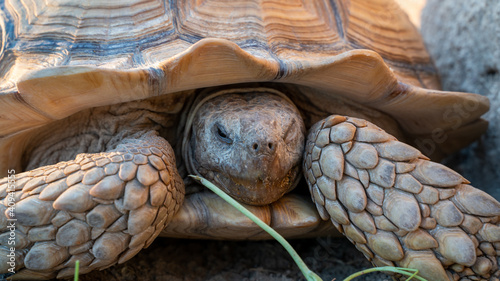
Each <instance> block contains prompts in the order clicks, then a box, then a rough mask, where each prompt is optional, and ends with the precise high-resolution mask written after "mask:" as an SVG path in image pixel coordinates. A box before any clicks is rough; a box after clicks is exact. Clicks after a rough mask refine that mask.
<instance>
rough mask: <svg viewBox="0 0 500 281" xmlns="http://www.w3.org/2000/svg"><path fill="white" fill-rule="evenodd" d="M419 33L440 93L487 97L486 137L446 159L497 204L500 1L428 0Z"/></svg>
mask: <svg viewBox="0 0 500 281" xmlns="http://www.w3.org/2000/svg"><path fill="white" fill-rule="evenodd" d="M421 22H422V26H421V32H422V35H423V37H424V41H425V43H426V45H427V47H428V49H429V52H430V54H431V56H432V57H433V58H434V60H435V63H436V66H437V68H438V69H439V71H440V74H441V78H442V85H443V89H444V90H448V91H460V92H471V93H478V94H481V95H484V96H487V97H488V98H489V99H490V101H491V109H490V111H489V112H488V113H487V114H486V115H485V116H484V118H485V119H487V120H488V121H489V122H490V127H489V129H488V131H487V133H486V134H485V135H484V136H483V137H482V138H481V139H480V140H479V141H478V142H476V143H474V144H473V145H471V146H470V147H469V148H467V149H465V150H463V151H462V152H460V153H457V154H456V155H453V156H451V157H449V158H448V159H446V160H445V164H447V165H448V166H450V167H451V168H453V169H455V170H457V171H458V172H460V173H462V175H464V176H465V177H466V178H467V179H468V180H470V181H471V182H472V185H474V186H475V187H477V188H480V189H483V190H485V191H487V192H488V193H490V194H491V195H493V196H494V197H495V198H496V199H500V73H499V70H500V2H499V1H491V0H475V1H469V0H427V5H426V7H425V8H424V10H423V12H422V21H421Z"/></svg>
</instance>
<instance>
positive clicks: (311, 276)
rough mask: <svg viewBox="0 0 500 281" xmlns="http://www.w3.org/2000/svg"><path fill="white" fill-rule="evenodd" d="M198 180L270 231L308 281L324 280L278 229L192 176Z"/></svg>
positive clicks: (196, 177) (211, 185)
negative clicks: (312, 269) (311, 268)
mask: <svg viewBox="0 0 500 281" xmlns="http://www.w3.org/2000/svg"><path fill="white" fill-rule="evenodd" d="M190 177H192V178H194V179H196V180H197V181H199V182H200V183H201V184H203V185H204V186H206V187H207V188H208V189H210V190H212V191H213V192H214V193H215V194H217V195H218V196H220V197H221V198H222V199H224V200H225V201H226V202H228V203H229V204H231V206H233V207H235V208H236V209H238V211H240V212H241V213H243V214H244V215H245V216H247V217H248V218H249V219H251V220H252V221H253V222H255V223H256V224H257V225H258V226H259V227H261V228H262V229H263V230H264V231H266V232H267V233H269V235H271V236H272V237H273V238H274V239H276V241H278V242H279V243H280V244H281V245H282V246H283V247H284V248H285V250H287V251H288V253H289V254H290V256H291V257H292V259H293V260H294V261H295V263H296V264H297V265H298V267H299V268H300V271H302V274H303V275H304V277H305V278H306V279H307V280H308V281H320V280H321V281H322V279H321V277H319V276H318V275H317V274H316V273H314V272H313V271H311V270H310V269H309V268H308V267H307V265H306V264H305V263H304V261H303V260H302V259H301V258H300V256H299V255H298V254H297V252H296V251H295V250H294V249H293V248H292V246H291V245H290V244H289V243H288V241H286V240H285V238H283V236H281V235H280V234H279V233H278V232H276V230H274V229H272V228H271V227H270V226H269V225H267V224H266V223H264V222H263V221H262V220H260V219H259V218H258V217H257V216H255V215H254V214H253V213H252V212H250V211H249V210H247V209H246V208H245V207H243V206H242V205H241V204H240V203H238V202H237V201H236V200H234V199H233V198H232V197H230V196H229V195H227V194H226V193H225V192H224V191H222V190H220V189H219V188H218V187H217V186H215V185H214V184H212V183H211V182H209V181H208V180H206V179H204V178H202V177H199V176H190Z"/></svg>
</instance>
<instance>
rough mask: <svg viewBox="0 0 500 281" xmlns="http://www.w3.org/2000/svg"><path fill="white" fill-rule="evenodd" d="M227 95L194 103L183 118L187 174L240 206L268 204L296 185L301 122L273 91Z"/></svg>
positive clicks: (288, 103) (302, 130) (241, 91)
mask: <svg viewBox="0 0 500 281" xmlns="http://www.w3.org/2000/svg"><path fill="white" fill-rule="evenodd" d="M227 92H228V93H224V94H220V93H219V94H215V95H213V97H209V98H205V99H204V100H202V102H201V103H198V104H194V106H193V108H194V110H193V109H192V110H191V113H190V115H191V116H188V124H187V128H186V129H188V130H190V132H191V135H190V136H189V135H188V136H187V141H189V143H188V144H187V147H186V149H187V150H188V151H187V152H186V153H187V158H188V159H186V160H187V162H188V170H189V172H193V173H196V174H199V175H201V176H203V177H205V178H207V179H208V180H211V181H213V182H215V183H216V184H217V185H219V187H221V188H222V189H224V190H225V191H226V192H227V193H229V194H230V195H231V196H232V197H234V198H235V199H237V200H239V201H240V202H243V203H246V204H251V205H266V204H270V203H272V202H274V201H276V200H278V199H279V198H281V197H282V196H283V195H284V194H285V193H287V192H289V191H290V190H292V189H293V188H294V187H295V186H296V184H297V183H298V180H299V178H300V174H301V173H300V162H301V158H302V153H303V149H304V141H305V132H306V129H305V125H304V122H303V120H302V117H301V116H300V113H299V111H298V110H297V108H296V107H295V105H293V103H292V102H291V101H290V100H289V99H288V98H286V97H285V96H284V95H283V94H281V93H279V92H277V91H275V90H272V89H265V88H255V89H237V90H229V91H227ZM191 122H192V124H189V123H191Z"/></svg>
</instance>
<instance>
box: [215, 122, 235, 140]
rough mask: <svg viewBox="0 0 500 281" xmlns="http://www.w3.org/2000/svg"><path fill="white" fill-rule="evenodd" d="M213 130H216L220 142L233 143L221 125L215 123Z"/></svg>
mask: <svg viewBox="0 0 500 281" xmlns="http://www.w3.org/2000/svg"><path fill="white" fill-rule="evenodd" d="M215 130H216V132H217V137H218V138H219V139H220V140H221V141H222V142H225V143H227V144H232V143H233V140H232V139H231V138H230V137H229V136H228V134H227V133H226V130H224V128H223V127H222V126H221V125H219V124H216V125H215Z"/></svg>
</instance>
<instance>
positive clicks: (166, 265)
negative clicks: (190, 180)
mask: <svg viewBox="0 0 500 281" xmlns="http://www.w3.org/2000/svg"><path fill="white" fill-rule="evenodd" d="M289 242H290V243H291V244H292V246H293V247H294V248H295V250H296V251H297V252H298V253H299V255H300V256H301V257H302V259H304V261H305V263H306V264H307V265H308V266H309V268H311V269H312V270H313V271H315V272H316V273H318V274H319V275H320V276H321V278H322V279H323V280H324V281H330V280H337V281H340V280H343V279H344V278H346V277H347V276H349V275H350V274H352V273H354V272H357V271H359V270H362V269H366V268H370V267H371V265H370V263H369V262H368V261H367V260H366V259H365V258H364V257H363V255H362V254H361V253H359V252H358V251H357V250H356V248H354V246H352V245H351V243H349V241H347V239H344V238H329V237H324V238H315V239H301V240H291V241H289ZM80 280H82V281H100V280H102V281H104V280H106V281H118V280H119V281H129V280H130V281H132V280H147V281H150V280H172V281H180V280H189V281H191V280H193V281H197V280H200V281H201V280H204V281H205V280H207V281H223V280H279V281H285V280H287V281H288V280H305V278H304V277H303V276H302V274H301V272H300V270H299V269H298V267H297V266H296V265H295V263H294V262H293V260H292V259H291V257H290V256H289V255H288V253H287V252H286V251H285V250H284V249H283V248H282V247H281V245H280V244H279V243H277V242H275V241H244V242H231V241H207V240H180V239H167V238H158V239H157V240H156V241H155V242H154V243H153V244H152V245H151V246H150V247H149V248H148V249H146V250H143V251H142V252H140V253H139V254H138V255H137V256H136V257H134V258H133V259H131V260H129V261H128V262H126V263H125V264H122V265H118V266H115V267H112V268H109V269H106V270H104V271H101V272H92V273H89V274H86V275H83V276H81V277H80ZM355 280H356V281H369V280H377V281H389V280H392V279H391V278H390V277H389V276H387V275H384V274H380V273H371V274H369V275H364V276H362V277H358V278H356V279H355Z"/></svg>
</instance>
